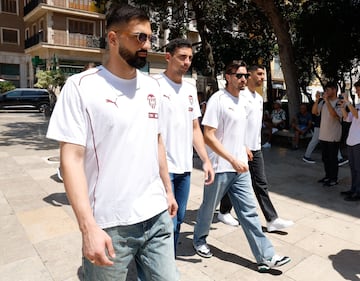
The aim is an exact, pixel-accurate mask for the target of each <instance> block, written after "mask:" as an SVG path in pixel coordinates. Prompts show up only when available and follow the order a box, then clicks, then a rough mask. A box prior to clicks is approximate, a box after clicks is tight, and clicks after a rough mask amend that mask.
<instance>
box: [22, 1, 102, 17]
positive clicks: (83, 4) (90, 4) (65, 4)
mask: <svg viewBox="0 0 360 281" xmlns="http://www.w3.org/2000/svg"><path fill="white" fill-rule="evenodd" d="M50 2H51V3H50ZM40 4H49V5H52V6H54V7H59V8H70V9H77V10H82V11H88V12H97V13H102V12H103V11H104V7H102V8H98V7H96V5H95V1H91V0H52V1H50V0H31V1H30V2H29V3H28V4H27V5H26V6H25V7H24V16H26V15H27V14H28V13H30V12H31V11H32V10H33V9H35V8H36V7H37V6H38V5H40Z"/></svg>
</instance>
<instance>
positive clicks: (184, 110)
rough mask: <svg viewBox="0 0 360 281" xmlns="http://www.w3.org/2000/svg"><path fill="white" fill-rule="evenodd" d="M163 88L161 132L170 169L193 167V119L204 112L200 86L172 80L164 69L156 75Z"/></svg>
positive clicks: (185, 170) (190, 168) (178, 169)
mask: <svg viewBox="0 0 360 281" xmlns="http://www.w3.org/2000/svg"><path fill="white" fill-rule="evenodd" d="M154 78H155V79H156V80H157V81H158V82H159V84H160V88H161V94H162V95H163V97H162V103H161V113H162V114H163V115H164V124H162V130H161V134H162V137H163V140H164V143H165V146H166V155H167V162H168V168H169V172H170V173H176V174H182V173H184V172H191V171H192V164H193V163H192V158H193V157H192V156H193V120H195V119H197V118H199V117H200V116H201V112H200V106H199V102H198V99H197V90H196V88H195V87H194V86H193V85H191V84H190V83H188V82H186V81H183V82H182V83H181V84H178V83H175V82H173V81H172V80H170V79H169V78H168V77H167V76H166V75H165V74H164V73H162V74H159V75H156V76H154Z"/></svg>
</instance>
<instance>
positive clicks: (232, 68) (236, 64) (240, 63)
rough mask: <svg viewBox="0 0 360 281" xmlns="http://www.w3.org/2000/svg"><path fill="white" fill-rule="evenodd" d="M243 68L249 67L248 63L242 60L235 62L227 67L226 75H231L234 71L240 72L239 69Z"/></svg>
mask: <svg viewBox="0 0 360 281" xmlns="http://www.w3.org/2000/svg"><path fill="white" fill-rule="evenodd" d="M241 66H243V67H247V65H246V63H245V62H244V61H242V60H233V61H231V62H230V63H228V64H227V65H226V67H225V74H231V73H233V72H234V71H236V70H238V68H239V67H241Z"/></svg>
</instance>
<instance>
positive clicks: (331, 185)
mask: <svg viewBox="0 0 360 281" xmlns="http://www.w3.org/2000/svg"><path fill="white" fill-rule="evenodd" d="M337 184H339V182H338V181H336V180H329V181H327V182H324V186H328V187H333V186H335V185H337Z"/></svg>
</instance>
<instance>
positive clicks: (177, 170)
mask: <svg viewBox="0 0 360 281" xmlns="http://www.w3.org/2000/svg"><path fill="white" fill-rule="evenodd" d="M192 58H193V53H192V44H191V42H190V41H188V40H187V39H182V38H177V39H173V40H172V41H170V42H169V43H168V45H167V46H166V54H165V59H166V61H167V68H166V70H165V72H164V73H161V74H159V75H156V76H154V78H155V79H156V80H157V81H158V82H159V84H160V88H161V93H162V95H163V101H162V104H161V106H162V107H161V114H163V115H164V116H166V121H165V122H164V124H163V130H162V136H163V140H164V143H165V147H166V158H167V163H168V167H169V173H170V179H171V183H172V188H173V193H174V195H175V199H176V202H177V203H178V206H179V208H178V212H177V215H176V216H175V217H174V218H173V222H174V245H175V252H176V246H177V243H178V238H179V233H180V226H181V224H182V223H183V221H184V218H185V212H186V206H187V201H188V198H189V192H190V175H191V171H192V168H193V146H194V148H195V150H196V152H197V154H198V155H199V157H200V159H201V160H202V161H203V170H204V172H205V183H206V184H211V183H212V182H213V180H214V170H213V168H212V166H211V162H210V160H209V158H208V155H207V152H206V148H205V143H204V139H203V135H202V132H201V129H200V125H199V121H198V118H199V117H200V116H201V113H200V107H199V102H198V99H197V90H196V87H195V86H194V85H192V84H190V83H189V82H187V81H184V79H183V76H184V75H185V73H186V72H187V71H188V70H189V68H190V65H191V61H192Z"/></svg>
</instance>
